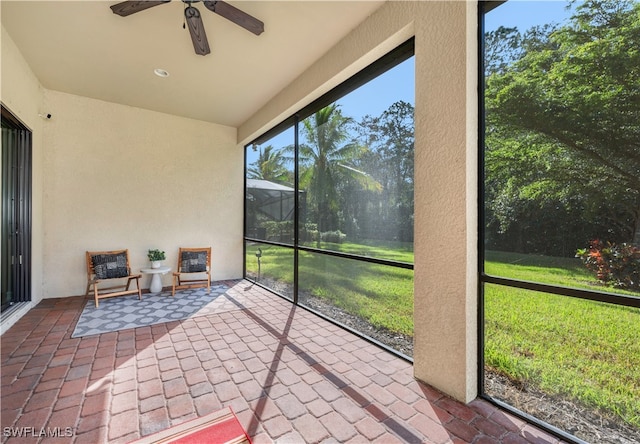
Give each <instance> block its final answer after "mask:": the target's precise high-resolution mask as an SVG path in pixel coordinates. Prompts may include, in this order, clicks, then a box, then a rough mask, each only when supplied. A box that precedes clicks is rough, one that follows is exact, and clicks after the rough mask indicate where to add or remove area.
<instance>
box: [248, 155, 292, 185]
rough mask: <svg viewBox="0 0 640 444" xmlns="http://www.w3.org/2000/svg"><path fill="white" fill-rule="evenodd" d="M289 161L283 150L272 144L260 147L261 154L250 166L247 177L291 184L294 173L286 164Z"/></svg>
mask: <svg viewBox="0 0 640 444" xmlns="http://www.w3.org/2000/svg"><path fill="white" fill-rule="evenodd" d="M287 161H288V159H287V158H286V157H285V156H284V155H283V152H282V150H280V151H277V150H275V149H274V148H273V146H272V145H267V146H266V147H264V149H263V148H260V155H259V156H258V159H257V160H256V161H255V162H253V163H252V164H251V166H250V167H249V168H248V170H247V177H248V178H249V179H263V180H269V181H272V182H278V183H286V184H290V183H291V182H292V180H291V175H292V173H291V172H290V171H289V170H288V169H287V167H286V166H285V163H286V162H287Z"/></svg>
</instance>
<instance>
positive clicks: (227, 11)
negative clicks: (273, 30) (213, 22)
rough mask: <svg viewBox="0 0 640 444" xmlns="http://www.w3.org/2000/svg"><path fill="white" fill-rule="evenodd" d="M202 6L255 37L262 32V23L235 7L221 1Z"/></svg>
mask: <svg viewBox="0 0 640 444" xmlns="http://www.w3.org/2000/svg"><path fill="white" fill-rule="evenodd" d="M204 5H205V6H206V7H207V9H209V10H210V11H213V12H215V13H216V14H218V15H221V16H222V17H224V18H226V19H227V20H231V21H232V22H233V23H235V24H236V25H239V26H242V27H243V28H244V29H246V30H247V31H250V32H253V33H254V34H255V35H260V34H262V33H263V32H264V23H262V22H261V21H260V20H258V19H257V18H255V17H252V16H250V15H249V14H247V13H246V12H243V11H241V10H239V9H238V8H236V7H235V6H231V5H230V4H229V3H227V2H223V1H222V0H218V1H205V2H204Z"/></svg>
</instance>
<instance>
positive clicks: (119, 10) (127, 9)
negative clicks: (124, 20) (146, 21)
mask: <svg viewBox="0 0 640 444" xmlns="http://www.w3.org/2000/svg"><path fill="white" fill-rule="evenodd" d="M170 1H171V0H159V1H133V0H132V1H126V2H121V3H117V4H115V5H111V10H112V11H113V13H114V14H118V15H120V16H122V17H126V16H128V15H131V14H135V13H136V12H140V11H144V10H145V9H149V8H151V7H153V6H158V5H161V4H163V3H169V2H170Z"/></svg>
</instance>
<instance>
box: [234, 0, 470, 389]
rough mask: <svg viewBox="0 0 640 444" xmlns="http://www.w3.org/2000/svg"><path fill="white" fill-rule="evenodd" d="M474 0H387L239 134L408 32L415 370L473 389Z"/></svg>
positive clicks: (253, 132) (444, 384)
mask: <svg viewBox="0 0 640 444" xmlns="http://www.w3.org/2000/svg"><path fill="white" fill-rule="evenodd" d="M476 27H477V18H476V4H475V2H464V1H442V2H438V1H421V2H389V3H387V4H385V5H384V6H383V7H381V8H380V9H379V10H378V11H377V12H376V13H374V14H373V15H372V16H371V17H369V18H368V19H367V20H366V21H365V22H363V23H362V24H361V25H360V26H359V27H358V28H356V29H355V30H354V31H353V32H352V33H351V34H349V35H348V36H347V37H346V38H345V39H344V40H342V41H341V42H340V43H339V44H338V45H336V47H334V48H333V49H332V50H331V51H329V52H328V53H327V54H325V55H324V56H323V57H322V58H321V59H320V60H318V62H316V63H315V64H314V65H313V66H312V67H310V68H309V70H308V71H306V72H305V73H304V74H303V75H302V76H300V77H299V78H298V79H297V80H296V81H294V82H293V83H292V84H291V85H290V86H289V87H288V88H287V89H285V90H284V91H282V92H281V93H280V94H279V95H277V96H276V97H274V98H273V99H272V100H271V101H270V102H269V104H268V105H267V106H265V107H264V108H263V109H261V110H259V111H258V112H257V113H256V114H255V115H254V116H252V117H251V118H250V119H249V120H247V121H246V122H245V123H244V124H243V125H241V126H240V128H239V129H238V134H239V139H240V141H241V142H243V143H246V142H249V141H250V140H251V139H252V138H254V137H256V136H258V135H259V134H260V133H261V132H263V131H265V130H267V129H269V128H270V127H271V126H273V125H274V124H276V123H278V122H280V121H281V120H283V119H284V118H286V117H288V116H289V115H291V114H292V113H293V112H295V111H296V110H297V109H299V108H300V107H302V106H304V105H306V104H307V103H310V102H311V101H312V100H313V99H315V98H317V97H318V96H319V95H321V94H322V93H324V92H326V91H328V90H329V89H331V88H332V87H334V86H336V85H337V84H339V83H340V82H341V81H342V80H344V79H346V78H348V77H349V76H351V75H353V74H355V73H356V72H357V71H359V70H360V69H361V68H362V67H364V66H366V65H368V64H369V63H371V62H372V61H374V60H376V59H377V58H379V57H380V56H381V55H383V54H384V53H386V52H388V51H389V50H390V49H392V48H393V47H395V46H397V45H398V44H400V43H401V42H403V41H404V40H406V38H408V37H410V36H411V35H415V48H416V49H415V60H416V90H415V92H416V103H415V123H416V128H415V131H416V132H415V136H416V139H415V178H414V179H415V245H414V247H415V272H414V277H415V282H414V286H415V292H414V293H415V296H414V297H415V302H414V307H415V309H414V319H415V330H414V333H415V346H414V373H415V376H416V378H418V379H420V380H423V381H425V382H427V383H429V384H431V385H433V386H435V387H436V388H439V389H441V390H443V391H444V392H446V393H448V394H450V395H452V396H454V397H455V398H457V399H460V400H462V401H470V400H472V399H474V398H475V397H476V395H477V273H476V269H477V268H476V264H477V246H476V238H477V220H476V219H477V203H476V202H477V199H476V188H477V187H476V181H477V92H476V78H477V52H476V51H477V49H476V48H477V43H476Z"/></svg>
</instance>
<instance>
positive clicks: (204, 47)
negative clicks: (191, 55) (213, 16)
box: [184, 6, 211, 55]
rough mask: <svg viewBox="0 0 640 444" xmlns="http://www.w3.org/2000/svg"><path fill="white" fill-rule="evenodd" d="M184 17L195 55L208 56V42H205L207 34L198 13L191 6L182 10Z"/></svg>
mask: <svg viewBox="0 0 640 444" xmlns="http://www.w3.org/2000/svg"><path fill="white" fill-rule="evenodd" d="M184 17H185V19H186V20H187V26H189V34H191V41H192V42H193V49H195V51H196V54H199V55H207V54H209V53H210V52H211V50H210V49H209V41H208V40H207V33H206V32H205V31H204V24H203V23H202V17H200V11H198V10H197V9H196V8H194V7H193V6H189V7H187V8H186V9H185V10H184Z"/></svg>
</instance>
